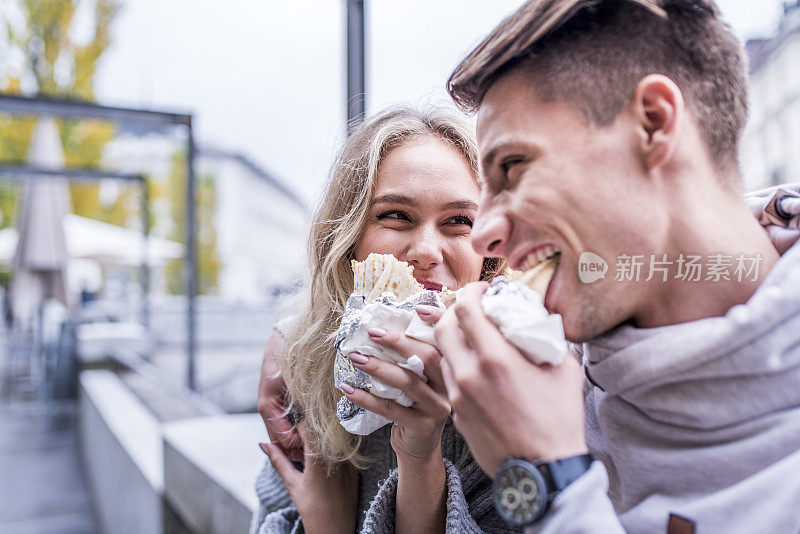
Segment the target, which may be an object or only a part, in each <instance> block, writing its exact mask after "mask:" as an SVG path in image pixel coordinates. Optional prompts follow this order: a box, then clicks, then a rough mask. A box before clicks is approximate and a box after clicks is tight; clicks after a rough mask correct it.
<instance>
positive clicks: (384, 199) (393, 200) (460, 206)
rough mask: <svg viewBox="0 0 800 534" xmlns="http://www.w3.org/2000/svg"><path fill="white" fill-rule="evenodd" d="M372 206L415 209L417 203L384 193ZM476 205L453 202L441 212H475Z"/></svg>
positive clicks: (405, 197)
mask: <svg viewBox="0 0 800 534" xmlns="http://www.w3.org/2000/svg"><path fill="white" fill-rule="evenodd" d="M372 204H373V205H374V204H404V205H406V206H411V207H416V206H417V202H416V201H415V200H414V199H413V198H411V197H410V196H407V195H402V194H400V193H386V194H385V195H380V196H378V197H375V199H374V200H373V201H372ZM477 209H478V205H477V204H476V203H475V202H473V201H471V200H466V199H464V200H453V201H451V202H448V203H446V204H443V205H442V206H441V210H442V211H445V210H477Z"/></svg>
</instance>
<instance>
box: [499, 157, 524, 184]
mask: <svg viewBox="0 0 800 534" xmlns="http://www.w3.org/2000/svg"><path fill="white" fill-rule="evenodd" d="M520 163H522V159H521V158H510V159H507V160H505V161H504V162H502V163H501V164H500V168H501V169H503V178H504V179H505V180H506V181H511V177H510V176H509V173H510V172H511V169H512V168H514V166H515V165H519V164H520Z"/></svg>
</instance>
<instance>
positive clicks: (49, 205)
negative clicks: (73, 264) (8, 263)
mask: <svg viewBox="0 0 800 534" xmlns="http://www.w3.org/2000/svg"><path fill="white" fill-rule="evenodd" d="M28 162H29V163H30V165H31V166H34V167H40V168H47V169H59V168H63V166H64V152H63V148H62V145H61V139H60V138H59V136H58V128H57V127H56V123H55V121H54V120H53V119H52V118H45V119H40V120H39V122H38V124H37V125H36V130H35V131H34V134H33V141H32V144H31V148H30V152H29V155H28ZM19 205H20V208H19V216H18V218H17V232H18V235H19V237H18V240H17V247H16V252H15V254H14V262H13V264H14V270H15V275H14V282H13V283H14V289H13V294H14V303H13V309H14V316H15V317H16V318H17V320H19V321H22V323H23V324H30V321H31V320H32V319H33V317H34V315H35V314H36V313H37V311H38V310H39V307H40V305H41V304H42V302H44V300H45V299H56V300H58V301H60V302H62V303H63V304H64V305H65V306H67V307H69V300H68V292H67V287H66V273H65V271H66V266H67V261H68V259H69V257H68V253H67V242H66V237H65V234H64V217H65V216H66V215H67V213H69V211H70V203H69V191H68V189H67V183H66V181H64V180H59V179H54V180H41V179H38V178H37V179H34V180H31V181H30V182H29V183H27V184H25V185H24V187H22V190H21V199H20V203H19Z"/></svg>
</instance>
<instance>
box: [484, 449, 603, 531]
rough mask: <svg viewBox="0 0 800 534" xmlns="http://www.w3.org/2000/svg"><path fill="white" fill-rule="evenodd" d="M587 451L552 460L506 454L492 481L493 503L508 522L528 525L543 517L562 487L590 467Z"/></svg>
mask: <svg viewBox="0 0 800 534" xmlns="http://www.w3.org/2000/svg"><path fill="white" fill-rule="evenodd" d="M591 463H592V457H591V455H589V454H581V455H579V456H570V457H569V458H562V459H561V460H555V461H552V462H546V461H538V462H533V463H531V462H529V461H527V460H523V459H520V458H509V459H508V460H506V461H505V463H504V464H503V465H502V466H501V467H500V470H499V471H497V476H496V477H495V478H494V482H493V483H492V491H493V494H494V506H495V508H496V509H497V513H498V514H500V517H502V518H503V520H504V521H505V522H506V523H508V524H509V525H511V526H514V527H527V526H529V525H532V524H533V523H535V522H536V521H538V520H540V519H541V518H542V517H544V514H545V513H546V512H547V509H548V508H549V507H550V503H551V502H553V500H554V499H555V498H556V496H557V495H558V492H560V491H561V490H562V489H564V488H565V487H567V486H568V485H569V484H571V483H572V482H574V481H575V480H577V479H578V478H579V477H580V476H581V475H582V474H584V473H585V472H586V471H588V470H589V466H590V465H591Z"/></svg>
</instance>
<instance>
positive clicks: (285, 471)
mask: <svg viewBox="0 0 800 534" xmlns="http://www.w3.org/2000/svg"><path fill="white" fill-rule="evenodd" d="M258 446H259V447H261V450H262V451H264V454H266V455H267V457H268V458H269V461H270V463H272V467H274V468H275V471H277V472H278V474H279V475H280V477H281V478H282V479H283V483H284V484H286V486H287V487H288V486H292V485H294V483H295V482H296V481H297V478H298V477H299V476H301V475H300V471H298V470H297V469H295V467H294V466H293V465H292V462H290V461H289V459H288V458H287V457H286V455H285V454H283V451H282V450H281V449H280V447H278V446H277V445H274V444H272V443H259V444H258Z"/></svg>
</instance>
